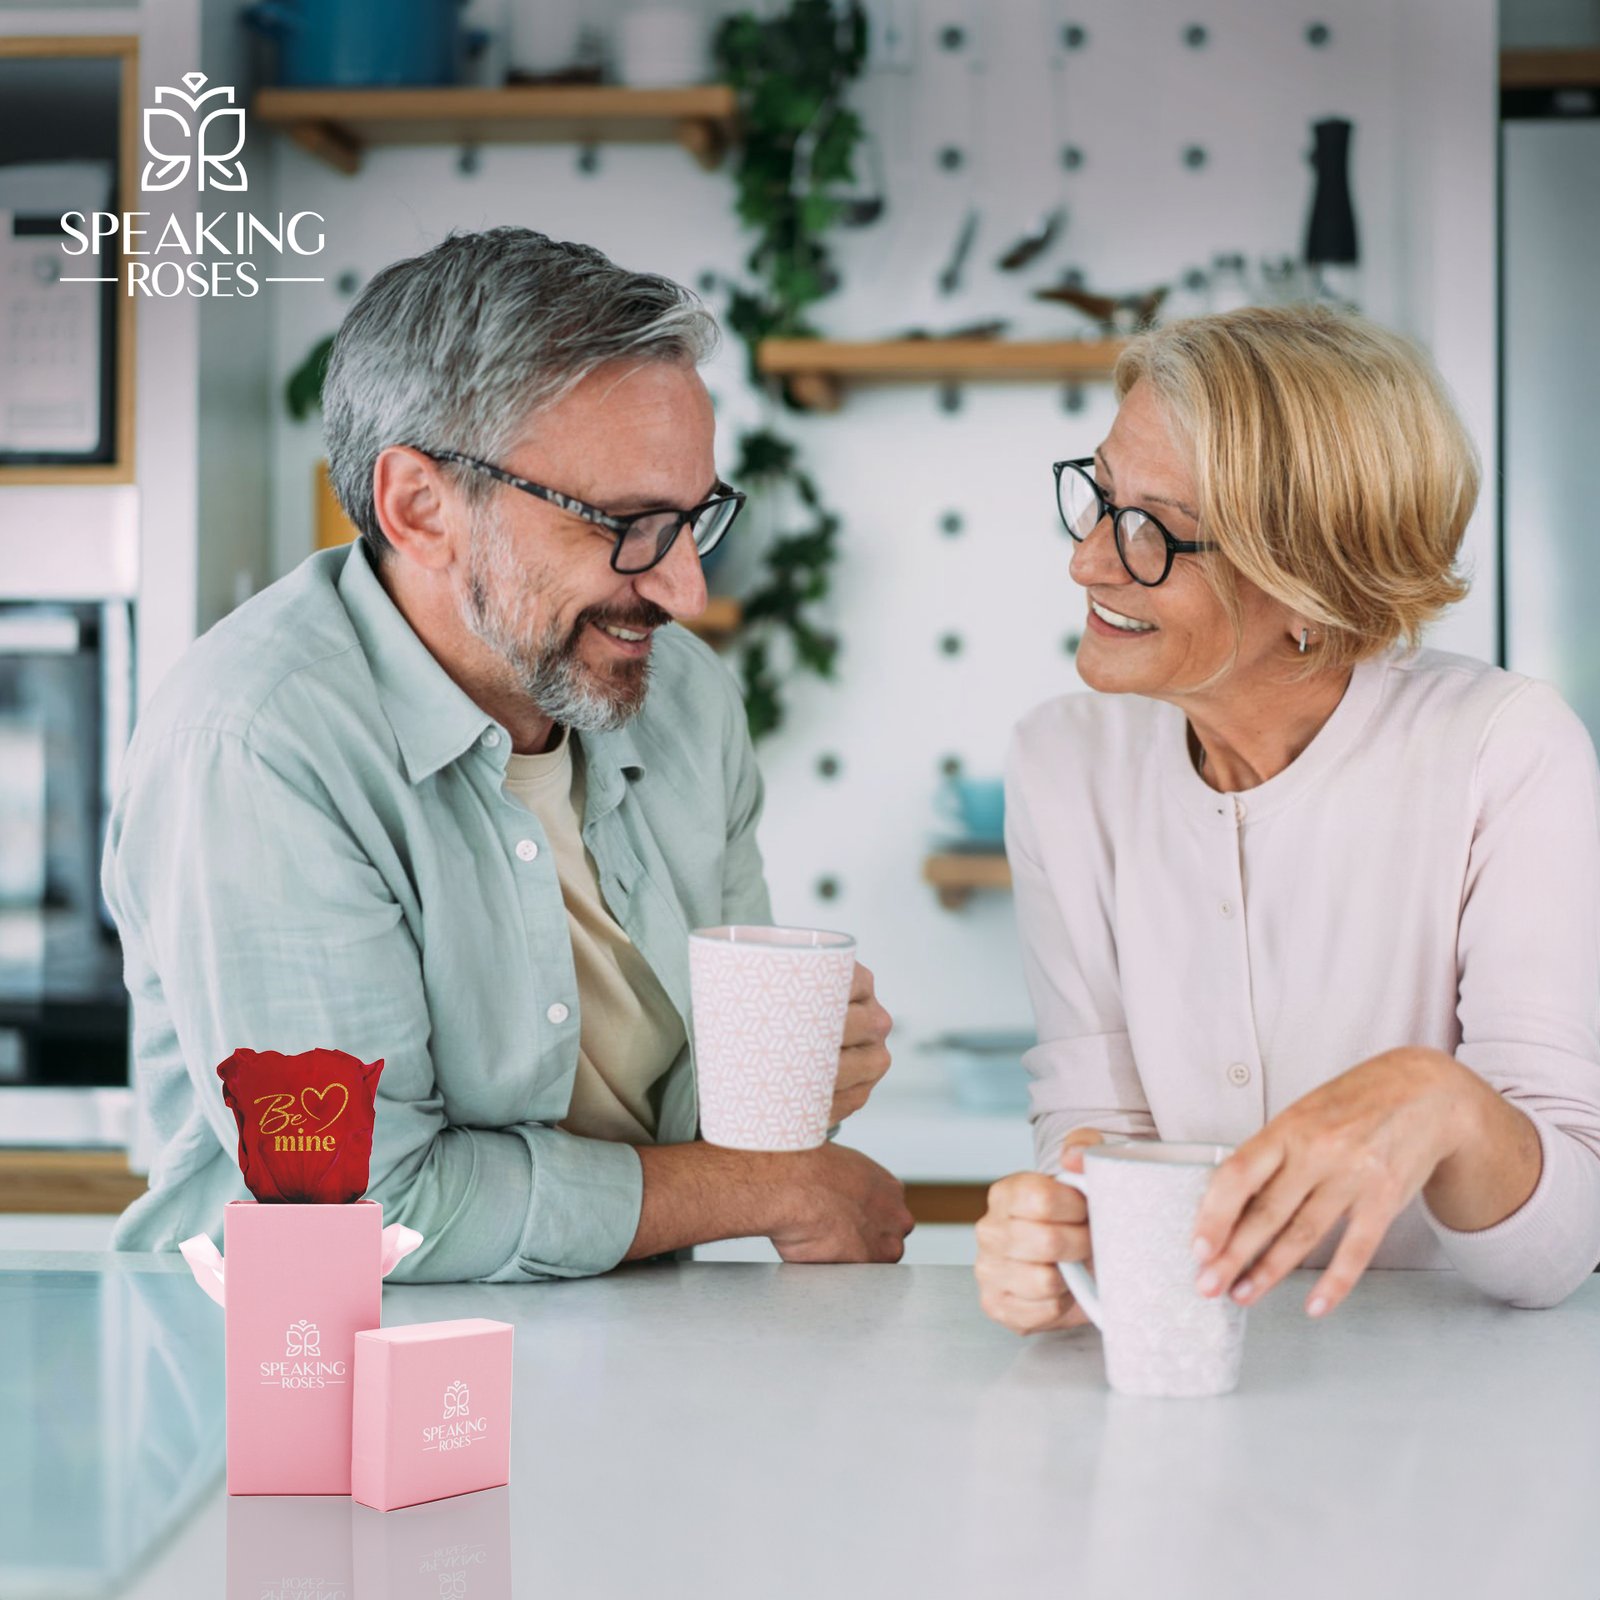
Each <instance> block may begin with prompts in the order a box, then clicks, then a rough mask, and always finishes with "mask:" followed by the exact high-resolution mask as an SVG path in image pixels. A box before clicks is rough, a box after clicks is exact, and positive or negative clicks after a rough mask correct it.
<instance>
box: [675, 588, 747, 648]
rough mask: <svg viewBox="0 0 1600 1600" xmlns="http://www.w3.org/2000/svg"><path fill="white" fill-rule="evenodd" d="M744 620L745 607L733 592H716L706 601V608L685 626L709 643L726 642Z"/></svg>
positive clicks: (718, 643)
mask: <svg viewBox="0 0 1600 1600" xmlns="http://www.w3.org/2000/svg"><path fill="white" fill-rule="evenodd" d="M742 621H744V607H743V606H741V605H740V604H739V602H738V601H737V600H735V599H734V597H733V596H732V595H731V594H714V595H712V596H711V597H710V598H709V599H708V600H707V601H706V608H705V610H704V611H702V612H701V613H700V615H699V616H698V617H696V618H694V619H693V621H691V622H685V623H684V624H683V626H684V627H685V628H687V629H688V630H689V632H690V633H693V634H696V635H698V636H699V637H700V638H702V639H704V640H705V641H706V643H707V644H710V645H720V644H725V643H726V642H727V641H728V640H729V639H730V638H731V637H732V636H733V635H734V634H735V633H736V632H737V631H738V629H739V624H740V623H741V622H742Z"/></svg>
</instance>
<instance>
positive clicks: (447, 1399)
mask: <svg viewBox="0 0 1600 1600" xmlns="http://www.w3.org/2000/svg"><path fill="white" fill-rule="evenodd" d="M467 1398H468V1396H467V1386H466V1384H464V1383H463V1382H462V1381H461V1380H460V1379H459V1378H457V1379H456V1381H455V1382H454V1383H452V1384H451V1385H450V1387H449V1388H448V1389H446V1390H445V1392H444V1421H443V1422H442V1423H439V1424H437V1425H436V1426H434V1427H431V1428H424V1429H423V1430H422V1448H423V1449H424V1450H462V1449H465V1448H466V1446H467V1445H469V1444H476V1443H477V1442H478V1441H479V1439H481V1438H482V1437H483V1435H484V1430H485V1429H486V1428H487V1427H488V1426H489V1419H488V1418H487V1417H469V1416H468V1415H467Z"/></svg>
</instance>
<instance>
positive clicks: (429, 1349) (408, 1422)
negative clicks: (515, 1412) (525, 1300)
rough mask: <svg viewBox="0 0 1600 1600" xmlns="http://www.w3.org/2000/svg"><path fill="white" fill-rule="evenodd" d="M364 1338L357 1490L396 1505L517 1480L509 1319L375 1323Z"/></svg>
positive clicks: (365, 1501)
mask: <svg viewBox="0 0 1600 1600" xmlns="http://www.w3.org/2000/svg"><path fill="white" fill-rule="evenodd" d="M355 1346H356V1351H355V1376H356V1381H355V1434H354V1441H353V1445H354V1458H353V1462H352V1466H351V1473H350V1493H351V1495H352V1496H353V1497H354V1498H355V1499H357V1500H359V1501H360V1502H361V1504H362V1505H365V1506H371V1507H373V1508H374V1509H375V1510H377V1511H393V1510H394V1509H395V1508H396V1507H398V1506H413V1505H418V1504H420V1503H421V1502H422V1501H424V1500H442V1499H444V1498H445V1497H446V1496H447V1495H453V1494H469V1493H471V1492H472V1491H473V1490H475V1489H494V1488H498V1487H499V1486H500V1485H501V1484H503V1483H507V1482H509V1481H510V1478H511V1324H510V1323H509V1322H489V1321H487V1320H485V1319H484V1318H482V1317H464V1318H461V1319H460V1320H458V1321H455V1322H420V1323H416V1324H414V1325H413V1326H411V1327H408V1328H372V1329H369V1330H367V1331H364V1332H362V1333H358V1334H357V1335H356V1340H355Z"/></svg>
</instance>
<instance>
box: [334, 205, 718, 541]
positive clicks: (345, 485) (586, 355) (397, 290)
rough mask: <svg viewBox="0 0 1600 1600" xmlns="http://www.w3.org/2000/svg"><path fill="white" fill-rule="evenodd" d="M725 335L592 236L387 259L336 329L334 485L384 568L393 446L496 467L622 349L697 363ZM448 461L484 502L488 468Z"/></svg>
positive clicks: (511, 241)
mask: <svg viewBox="0 0 1600 1600" xmlns="http://www.w3.org/2000/svg"><path fill="white" fill-rule="evenodd" d="M717 337H718V332H717V324H716V320H715V319H714V318H713V317H712V315H711V313H710V312H709V311H707V310H706V308H705V306H704V305H703V304H702V303H701V301H700V299H699V297H698V296H696V295H695V294H693V293H692V292H691V291H690V290H688V289H686V288H684V287H683V286H682V285H681V284H677V283H674V282H673V281H672V280H671V279H670V278H663V277H659V276H657V275H656V274H655V273H651V272H629V271H627V270H626V269H625V268H623V267H619V266H617V265H616V263H615V262H613V261H611V260H610V259H609V258H608V257H607V256H605V255H603V254H602V253H601V252H600V251H599V250H596V249H595V248H594V247H593V246H591V245H586V244H571V243H565V242H563V241H561V240H557V239H551V238H548V237H546V235H544V234H542V233H535V232H533V231H532V230H531V229H529V228H510V227H504V228H490V229H488V230H487V231H486V232H483V233H452V234H451V235H450V236H449V237H448V238H446V239H445V240H444V241H443V243H441V244H438V245H436V246H435V247H434V248H433V249H432V250H430V251H428V252H427V254H426V255H420V256H413V257H411V258H410V259H408V260H405V261H396V262H394V263H393V264H392V265H390V266H387V267H385V268H384V269H383V271H382V272H380V273H378V275H377V276H376V277H375V278H373V280H372V281H371V282H370V283H369V284H368V285H367V286H366V288H365V289H363V290H362V291H361V294H360V296H359V298H358V299H357V300H356V303H355V304H354V305H353V306H352V307H351V308H350V311H349V314H348V315H347V316H346V317H345V319H344V322H343V323H342V324H341V326H340V328H339V332H338V336H337V337H336V338H335V340H334V345H333V354H332V356H331V358H330V360H329V362H328V376H327V381H326V382H325V383H324V385H323V389H322V413H323V434H324V438H325V439H326V442H327V449H328V471H329V476H330V477H331V478H332V480H333V490H334V493H335V494H336V495H337V496H338V498H339V504H340V505H341V506H343V508H344V512H345V515H346V516H348V517H349V518H350V520H351V521H352V522H353V523H354V524H355V525H356V528H357V529H358V530H359V532H360V534H361V540H362V543H363V544H365V545H366V547H367V553H368V554H369V555H370V556H371V557H372V559H373V561H374V563H376V562H379V561H381V560H382V559H383V557H384V555H385V554H386V552H387V551H388V550H389V549H390V545H389V541H388V539H386V538H385V537H384V533H383V529H382V528H381V527H379V525H378V517H377V512H376V510H375V509H374V506H373V499H372V470H373V465H374V463H375V462H376V461H377V459H378V455H379V453H380V452H381V451H383V450H384V449H386V448H387V447H388V446H390V445H410V446H412V447H413V448H415V449H418V450H429V451H432V450H456V451H459V452H461V454H463V455H469V456H475V457H477V458H478V459H479V460H481V461H492V462H495V463H496V464H497V465H499V464H502V463H503V461H504V458H505V456H506V455H508V454H509V453H510V451H511V450H512V449H513V448H514V447H515V446H516V445H518V444H520V443H522V442H523V441H524V440H525V439H526V437H527V436H528V433H529V426H528V425H529V422H530V420H531V419H532V418H533V417H534V416H535V415H536V414H537V413H538V412H539V411H541V410H543V409H545V408H546V407H548V406H551V405H553V404H555V402H556V401H558V400H560V399H561V397H562V396H563V395H565V394H566V393H567V392H568V391H569V390H570V389H572V388H573V387H574V386H575V385H576V384H578V383H580V382H582V380H583V379H584V378H586V377H588V376H589V374H590V373H592V372H594V371H595V370H596V369H597V368H598V367H602V366H604V365H605V364H606V363H607V362H611V361H616V360H619V359H622V358H626V357H638V358H639V359H641V360H650V361H677V362H684V363H690V364H695V365H698V364H699V363H700V362H702V361H704V360H705V359H706V358H707V357H708V356H709V355H710V354H711V352H712V351H713V350H714V349H715V348H716V343H717ZM441 466H442V469H443V470H444V471H446V472H449V473H451V474H453V475H455V477H456V481H457V482H458V484H459V485H460V487H461V490H462V492H463V494H464V495H465V496H466V498H467V502H468V504H469V505H471V506H473V507H474V508H476V507H479V506H481V505H482V504H483V503H484V502H485V501H486V500H487V498H488V496H489V494H490V493H491V492H492V491H493V489H494V487H495V480H494V479H492V478H491V477H489V475H488V474H487V473H480V472H475V471H473V469H472V468H470V467H460V466H456V465H454V464H452V463H442V464H441ZM556 487H559V485H557V486H556Z"/></svg>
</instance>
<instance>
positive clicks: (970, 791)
mask: <svg viewBox="0 0 1600 1600" xmlns="http://www.w3.org/2000/svg"><path fill="white" fill-rule="evenodd" d="M937 805H938V809H939V814H940V815H941V816H943V817H944V818H946V819H947V820H948V821H950V822H953V823H955V824H956V826H957V827H959V828H960V829H961V830H962V832H963V833H965V835H966V836H967V838H968V839H969V840H970V841H971V842H972V843H973V844H986V845H1003V844H1004V843H1005V837H1006V786H1005V780H1004V779H1003V778H959V777H956V778H946V779H945V781H944V786H943V787H942V788H941V789H940V791H939V795H938V799H937Z"/></svg>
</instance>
